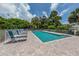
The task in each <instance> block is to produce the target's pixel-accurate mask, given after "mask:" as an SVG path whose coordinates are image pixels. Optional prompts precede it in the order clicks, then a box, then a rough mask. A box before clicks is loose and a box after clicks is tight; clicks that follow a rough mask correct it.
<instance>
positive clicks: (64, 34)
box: [31, 30, 74, 44]
mask: <svg viewBox="0 0 79 59" xmlns="http://www.w3.org/2000/svg"><path fill="white" fill-rule="evenodd" d="M44 32H48V33H55V32H50V31H45V30H44ZM31 33H32V34H33V36H34V37H35V38H36V39H38V40H39V42H40V43H42V44H49V43H53V42H57V41H60V40H64V39H67V38H71V37H72V36H74V35H69V34H64V33H55V34H59V35H63V34H64V35H68V36H69V37H65V38H61V39H59V40H53V41H49V42H42V41H41V40H40V39H39V38H38V37H37V36H36V35H35V34H34V33H33V32H32V31H31Z"/></svg>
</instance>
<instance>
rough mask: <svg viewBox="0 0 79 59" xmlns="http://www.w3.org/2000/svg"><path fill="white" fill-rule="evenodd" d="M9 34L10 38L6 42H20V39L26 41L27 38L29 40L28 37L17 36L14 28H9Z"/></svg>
mask: <svg viewBox="0 0 79 59" xmlns="http://www.w3.org/2000/svg"><path fill="white" fill-rule="evenodd" d="M8 34H9V36H10V40H6V41H5V42H4V43H10V42H12V43H14V42H18V41H25V40H27V37H22V36H20V35H18V36H15V35H14V34H13V32H12V30H9V31H8Z"/></svg>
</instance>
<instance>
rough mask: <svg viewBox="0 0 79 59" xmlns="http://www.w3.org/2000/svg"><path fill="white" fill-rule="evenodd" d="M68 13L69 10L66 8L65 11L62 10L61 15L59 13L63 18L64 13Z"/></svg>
mask: <svg viewBox="0 0 79 59" xmlns="http://www.w3.org/2000/svg"><path fill="white" fill-rule="evenodd" d="M68 11H69V8H67V9H64V10H63V11H62V12H61V13H60V16H63V15H64V14H65V13H66V12H68Z"/></svg>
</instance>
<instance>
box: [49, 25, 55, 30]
mask: <svg viewBox="0 0 79 59" xmlns="http://www.w3.org/2000/svg"><path fill="white" fill-rule="evenodd" d="M48 29H56V27H55V26H53V25H50V26H48Z"/></svg>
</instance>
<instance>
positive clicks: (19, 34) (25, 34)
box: [13, 30, 27, 37]
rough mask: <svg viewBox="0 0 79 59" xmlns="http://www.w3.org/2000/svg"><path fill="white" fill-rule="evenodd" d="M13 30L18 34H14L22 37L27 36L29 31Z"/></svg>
mask: <svg viewBox="0 0 79 59" xmlns="http://www.w3.org/2000/svg"><path fill="white" fill-rule="evenodd" d="M13 32H15V33H16V34H14V37H17V36H20V37H27V33H26V32H25V33H22V32H20V31H19V30H14V31H13Z"/></svg>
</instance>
